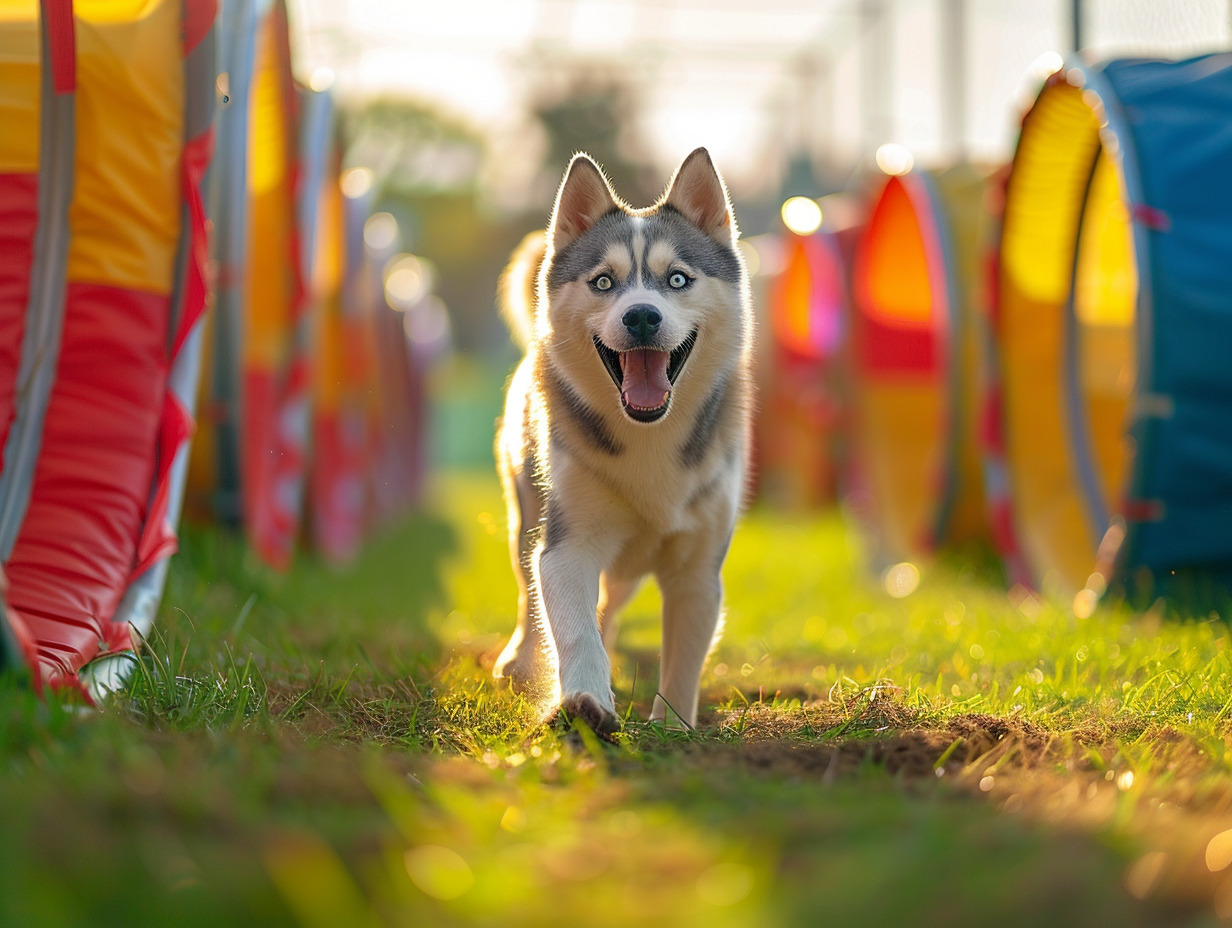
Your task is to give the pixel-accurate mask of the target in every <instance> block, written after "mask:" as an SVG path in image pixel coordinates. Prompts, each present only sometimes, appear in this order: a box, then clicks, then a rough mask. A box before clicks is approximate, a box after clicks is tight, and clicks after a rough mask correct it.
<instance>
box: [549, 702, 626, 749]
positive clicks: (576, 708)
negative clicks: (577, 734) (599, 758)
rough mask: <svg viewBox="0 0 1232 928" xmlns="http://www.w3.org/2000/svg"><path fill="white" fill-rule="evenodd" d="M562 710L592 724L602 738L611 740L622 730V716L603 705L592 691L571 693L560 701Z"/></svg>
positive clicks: (591, 727)
mask: <svg viewBox="0 0 1232 928" xmlns="http://www.w3.org/2000/svg"><path fill="white" fill-rule="evenodd" d="M560 711H561V712H562V713H564V715H565V716H567V717H568V718H569V719H571V720H572V719H580V720H581V721H583V722H585V723H586V724H587V725H588V726H590V730H591V731H593V732H594V733H595V734H596V735H598V736H599V737H600V738H603V739H604V740H605V741H611V740H612V736H613V735H614V734H616V732H618V731H619V730H620V718H619V717H618V716H617V715H616V713H615V712H614V711H613V710H612V709H609V708H607V707H605V706H603V705H602V704H601V703H600V702H599V700H598V698H597V697H595V696H592V695H591V694H590V693H569V694H567V695H566V696H564V697H563V698H562V699H561V701H560Z"/></svg>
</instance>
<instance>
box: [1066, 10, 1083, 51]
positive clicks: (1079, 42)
mask: <svg viewBox="0 0 1232 928" xmlns="http://www.w3.org/2000/svg"><path fill="white" fill-rule="evenodd" d="M1069 9H1070V38H1071V39H1073V50H1074V51H1076V52H1077V51H1081V50H1082V46H1083V45H1085V44H1086V35H1085V34H1084V33H1083V31H1082V18H1083V17H1082V0H1070V4H1069Z"/></svg>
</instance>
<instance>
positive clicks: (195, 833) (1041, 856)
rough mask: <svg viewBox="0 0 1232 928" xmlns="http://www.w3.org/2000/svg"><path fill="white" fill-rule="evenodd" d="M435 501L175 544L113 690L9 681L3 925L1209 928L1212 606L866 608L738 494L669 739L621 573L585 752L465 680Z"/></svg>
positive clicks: (824, 526) (1229, 878)
mask: <svg viewBox="0 0 1232 928" xmlns="http://www.w3.org/2000/svg"><path fill="white" fill-rule="evenodd" d="M432 499H433V501H434V505H433V508H432V509H431V511H430V512H429V513H427V514H425V515H422V516H419V517H417V518H416V519H414V520H412V521H410V522H409V523H407V524H405V525H402V526H399V527H397V528H395V529H391V530H390V531H388V532H387V533H386V534H384V535H383V536H382V537H381V538H379V539H378V540H377V541H375V542H374V543H373V544H372V545H371V546H370V548H369V550H368V551H366V552H365V555H364V557H363V559H362V560H361V561H360V562H359V563H358V564H356V565H355V566H354V567H353V568H352V569H350V570H347V571H342V572H339V571H336V570H333V569H330V568H329V567H327V566H325V565H322V564H320V563H319V562H315V561H313V560H311V559H305V560H302V561H301V562H300V563H299V564H298V565H297V566H296V567H295V568H294V570H292V571H291V572H290V573H289V574H288V575H286V576H279V575H276V574H273V573H271V572H269V571H267V570H265V569H263V568H262V567H261V566H260V565H259V564H257V563H256V562H255V560H254V559H253V557H252V555H251V554H250V553H249V552H247V551H246V549H245V548H244V547H243V546H242V545H241V544H239V543H238V542H237V541H236V540H235V539H232V538H229V537H227V536H222V535H219V534H216V533H213V532H204V531H200V530H198V531H191V532H188V533H187V537H186V538H185V539H184V543H183V551H182V553H181V554H180V555H179V556H177V558H176V559H175V561H174V564H173V569H172V571H171V575H170V579H169V583H168V589H167V593H166V596H165V599H164V606H163V609H162V612H161V614H160V617H159V621H158V624H157V626H156V628H157V631H156V634H155V635H154V636H153V639H152V640H151V642H150V643H149V647H148V648H147V649H146V651H145V653H144V655H143V657H142V661H141V663H140V665H139V667H138V668H137V670H136V672H135V673H134V675H133V679H132V683H131V685H130V688H129V690H128V691H127V692H126V693H123V694H120V695H119V696H117V697H116V698H115V699H114V700H112V701H111V702H110V703H108V704H107V705H106V706H105V707H104V709H103V711H101V712H97V713H95V712H82V711H80V710H78V709H74V708H72V707H63V706H59V705H56V704H44V703H42V702H40V701H39V700H37V699H35V698H33V697H32V696H31V695H30V694H28V693H27V692H25V691H23V690H22V689H20V687H17V686H14V685H12V684H5V688H4V689H3V690H2V691H0V707H3V712H4V724H3V725H2V726H0V925H10V924H12V925H39V926H42V925H46V926H61V925H63V926H108V925H128V924H133V925H176V926H195V925H203V926H204V925H211V926H214V925H220V924H228V925H250V924H251V925H262V926H279V925H290V926H296V925H298V926H305V928H316V926H322V928H324V926H326V925H329V926H346V925H361V926H368V925H371V926H378V925H381V926H400V925H407V926H411V925H434V926H435V925H497V924H500V925H514V926H517V925H526V926H538V925H557V924H559V925H613V926H616V925H619V926H627V925H631V924H643V923H645V924H651V923H653V924H671V925H707V926H723V925H733V926H761V925H767V926H769V925H795V924H801V925H803V924H817V923H822V922H823V921H824V922H825V923H827V924H841V925H891V924H904V925H908V924H909V925H913V926H914V925H938V926H941V925H947V926H952V925H984V924H996V925H1024V926H1025V925H1038V924H1050V925H1075V926H1077V925H1097V924H1108V925H1200V924H1214V923H1217V922H1218V920H1219V918H1220V917H1221V916H1222V917H1232V867H1229V866H1228V864H1229V862H1232V833H1227V832H1229V829H1232V750H1230V747H1232V742H1230V741H1229V738H1228V729H1229V715H1232V660H1230V657H1229V646H1228V631H1227V628H1226V626H1225V624H1224V623H1223V622H1222V621H1219V620H1216V619H1212V618H1211V617H1203V618H1201V619H1197V620H1188V621H1177V620H1172V619H1166V618H1163V617H1162V616H1161V615H1159V614H1156V613H1153V612H1148V613H1146V614H1135V613H1132V612H1130V611H1129V610H1128V609H1126V608H1125V607H1117V606H1105V607H1101V608H1100V609H1098V610H1097V611H1096V612H1095V614H1094V615H1092V616H1091V617H1090V618H1088V619H1084V620H1078V619H1075V618H1074V617H1073V615H1072V614H1071V613H1070V612H1069V610H1067V609H1065V608H1063V607H1062V606H1060V605H1058V604H1055V603H1049V602H1039V601H1036V600H1034V599H1031V598H1024V597H1023V596H1021V595H1018V594H1015V595H1013V596H1010V595H1007V594H1006V593H1005V591H1004V590H1003V589H1002V588H1001V587H1000V586H999V585H998V583H997V581H996V578H995V575H994V572H993V571H991V570H990V569H989V568H988V567H987V566H986V561H985V562H981V560H980V559H979V558H974V559H970V560H959V559H957V558H955V559H950V560H946V561H943V562H942V563H940V564H937V565H932V566H930V567H927V568H925V569H924V571H923V578H922V581H921V582H920V584H919V587H918V589H915V590H914V592H911V593H910V595H907V596H905V597H903V598H894V597H892V596H891V595H889V594H888V593H887V590H886V587H885V585H884V584H883V583H881V582H880V581H878V580H877V578H870V577H868V575H867V574H866V573H865V572H864V571H863V570H862V567H861V565H860V559H859V554H858V552H857V551H856V550H855V548H854V547H853V541H852V536H851V534H850V533H849V532H848V531H847V530H846V528H845V527H844V526H843V524H842V522H841V521H840V519H839V518H838V517H837V516H836V515H832V514H823V515H808V516H805V515H788V514H784V513H781V512H771V511H761V510H757V511H754V512H752V513H750V514H749V515H748V516H747V517H746V519H745V521H744V523H743V525H742V527H741V529H740V530H739V531H738V532H737V535H736V540H735V543H734V545H733V548H732V553H731V556H730V558H729V561H728V564H727V568H726V572H725V577H726V585H727V593H728V596H727V611H728V620H727V628H726V633H725V635H724V638H723V640H722V642H721V643H720V645H719V647H718V649H717V650H716V652H715V653H714V655H713V656H712V658H711V660H710V662H709V665H708V669H707V671H706V673H705V675H704V677H703V694H702V695H703V706H704V708H703V712H702V718H701V720H700V724H699V727H698V729H697V731H694V732H687V733H685V732H673V731H665V730H663V729H661V728H659V727H656V726H651V725H649V724H647V723H645V722H644V721H643V719H644V718H645V717H646V715H647V713H648V711H649V706H650V702H651V699H652V697H653V694H654V687H655V677H656V667H655V662H656V651H657V646H658V625H657V616H656V609H657V595H656V593H655V591H654V590H653V589H652V588H648V589H646V590H644V591H643V592H642V593H641V594H640V595H639V597H638V598H637V599H636V600H635V601H634V602H633V604H632V605H631V606H630V608H629V610H628V612H627V615H626V618H625V622H624V625H623V631H622V648H621V654H620V655H619V657H618V659H617V661H616V666H615V678H614V679H615V688H616V692H617V701H618V707H619V708H620V710H621V712H622V713H625V714H626V715H627V719H628V721H627V724H626V727H625V730H624V732H623V733H622V734H621V735H619V736H618V743H617V744H615V745H602V744H599V743H597V742H596V741H594V739H593V738H591V737H587V735H588V733H585V732H583V733H581V734H577V733H569V732H566V731H564V730H562V729H559V728H552V727H548V726H544V725H543V724H542V723H541V714H540V712H539V710H538V709H537V708H536V707H534V706H531V705H528V704H526V703H525V702H524V701H522V700H520V699H518V698H517V697H516V696H514V695H512V694H510V693H508V692H506V691H502V690H498V689H496V688H494V687H493V686H492V685H491V684H490V682H489V678H488V673H487V670H486V668H487V667H490V664H491V661H492V659H493V658H494V656H495V654H496V653H497V652H498V651H499V649H500V647H501V645H502V644H503V640H504V636H505V635H506V634H507V633H508V630H509V626H510V624H511V620H512V606H513V602H514V586H513V578H512V574H511V572H510V568H509V565H508V562H507V556H506V549H505V543H504V539H503V530H504V527H503V521H504V517H503V507H502V505H501V502H500V498H499V493H498V491H497V488H496V482H495V480H494V479H492V478H490V477H487V476H480V477H455V478H451V479H449V480H447V481H444V482H443V483H442V484H440V485H439V486H438V487H436V488H435V489H434V492H433V494H432ZM981 563H983V564H984V566H979V567H971V566H969V565H970V564H981ZM889 585H890V586H892V587H893V586H894V583H893V582H890V584H889ZM909 585H910V584H908V586H909ZM896 591H897V592H900V593H901V592H903V588H902V587H901V586H900V587H898V588H897V589H896Z"/></svg>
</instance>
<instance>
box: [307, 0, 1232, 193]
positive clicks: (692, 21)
mask: <svg viewBox="0 0 1232 928" xmlns="http://www.w3.org/2000/svg"><path fill="white" fill-rule="evenodd" d="M289 7H290V10H291V16H292V22H293V29H294V30H295V32H296V40H297V41H296V46H297V49H298V55H299V57H298V60H297V68H298V70H300V71H301V73H302V74H310V73H311V72H312V71H313V70H314V69H316V68H319V67H326V68H329V69H330V70H331V71H333V72H334V75H335V80H336V87H337V89H338V91H339V93H340V94H343V95H366V94H372V93H378V92H388V91H394V92H400V93H408V94H413V95H416V96H419V97H422V98H426V99H428V100H431V101H433V102H435V103H437V104H438V105H440V106H442V107H445V108H447V109H450V110H452V111H455V112H457V113H458V114H459V115H461V116H462V117H464V118H465V119H466V120H467V121H468V122H470V123H472V124H473V125H475V126H476V127H478V128H479V129H480V130H481V131H483V132H485V133H486V134H488V135H489V136H490V137H492V138H493V139H495V140H497V141H498V143H499V140H501V139H507V140H512V139H517V138H519V135H518V133H519V129H520V127H522V126H523V125H524V123H525V119H526V113H525V110H524V108H523V100H524V98H525V94H526V91H527V89H528V88H529V87H530V86H531V85H532V84H533V83H534V82H535V81H536V80H537V79H542V78H543V76H544V75H545V74H549V75H550V74H551V73H552V71H553V68H556V67H557V66H558V65H559V63H560V62H562V61H565V60H569V59H577V58H593V59H596V60H601V61H604V62H607V63H609V64H611V65H613V66H615V67H618V68H620V69H621V70H622V71H624V73H626V74H627V75H628V76H629V78H630V79H631V80H633V81H634V82H635V83H636V85H637V86H638V87H639V89H640V91H641V97H642V99H643V100H644V101H645V107H644V109H643V110H642V112H640V113H639V114H638V115H637V117H636V118H637V120H638V123H639V125H638V126H637V128H638V130H639V131H638V133H637V136H638V137H639V138H641V139H644V140H645V144H646V145H647V146H648V147H649V149H650V150H649V151H648V152H647V156H648V158H649V159H650V160H653V161H655V162H658V163H661V164H662V165H663V167H664V169H665V170H669V169H670V167H672V166H674V165H675V164H676V163H678V161H679V160H680V158H681V157H683V155H685V154H687V153H688V152H689V151H691V150H692V149H693V148H695V147H697V146H698V145H705V146H707V147H708V148H709V149H710V151H711V153H712V155H713V156H714V157H715V159H716V161H717V162H718V163H719V164H721V165H723V169H724V174H725V176H726V177H727V179H728V181H729V183H730V184H732V186H733V188H734V189H737V190H739V189H741V188H744V189H747V190H753V189H755V188H757V187H759V186H765V185H768V184H774V183H777V182H778V178H779V177H780V176H781V175H782V172H783V171H784V170H785V168H786V164H787V159H788V158H789V157H790V156H792V155H793V154H800V153H803V154H805V155H808V156H811V157H813V158H815V159H816V158H820V157H830V158H834V159H837V160H840V161H843V162H848V163H858V162H860V161H862V160H863V161H867V160H871V156H872V153H873V152H874V151H875V149H876V148H877V147H878V146H879V145H881V144H883V143H886V142H895V143H898V144H901V145H905V146H906V147H907V148H908V149H910V150H911V151H912V153H913V155H914V156H915V159H916V163H917V164H921V165H925V166H928V165H933V164H940V163H943V162H945V161H946V160H948V159H951V158H953V157H956V156H963V157H967V158H972V159H975V160H979V161H985V162H995V161H999V160H1003V159H1004V158H1006V157H1008V155H1009V153H1010V151H1011V149H1012V145H1013V140H1014V130H1015V126H1016V124H1017V120H1018V116H1019V113H1020V111H1021V109H1022V107H1023V106H1024V105H1025V104H1026V103H1027V102H1029V100H1030V98H1031V94H1032V92H1033V89H1034V87H1035V86H1036V85H1037V82H1038V80H1039V74H1038V72H1039V71H1040V69H1041V68H1042V67H1043V66H1044V65H1045V64H1047V63H1049V62H1055V61H1056V60H1057V57H1058V56H1059V55H1067V54H1069V53H1070V51H1071V47H1072V30H1071V25H1070V24H1071V18H1070V17H1071V14H1070V0H808V2H805V0H435V2H424V0H289ZM1084 7H1085V11H1084V18H1083V28H1084V34H1085V36H1086V40H1087V41H1086V43H1085V44H1086V45H1087V47H1088V49H1089V51H1090V53H1093V54H1095V55H1096V56H1104V55H1109V54H1150V55H1169V56H1184V55H1188V54H1193V53H1197V52H1202V51H1210V50H1215V49H1218V48H1221V47H1222V48H1226V47H1228V45H1229V44H1230V41H1232V29H1230V24H1232V13H1230V7H1232V2H1230V0H1085V2H1084ZM956 36H961V37H962V38H961V39H956V38H955V37H956Z"/></svg>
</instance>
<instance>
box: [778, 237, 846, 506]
mask: <svg viewBox="0 0 1232 928" xmlns="http://www.w3.org/2000/svg"><path fill="white" fill-rule="evenodd" d="M778 245H779V247H781V248H782V249H783V251H784V257H783V268H782V270H781V271H780V272H779V273H778V274H777V275H776V276H775V277H774V279H773V281H772V282H771V284H770V288H769V293H768V294H767V303H768V315H769V322H770V334H771V339H770V341H771V348H770V354H769V357H768V358H767V359H766V369H765V370H764V371H763V373H762V376H763V382H764V383H765V398H764V400H763V408H762V415H761V416H759V426H758V446H759V453H758V457H759V460H758V482H759V492H760V493H761V494H763V495H764V496H766V497H767V498H768V499H770V500H772V501H774V502H776V503H778V504H781V505H786V506H793V507H794V506H809V505H817V504H820V503H824V502H829V501H831V500H833V498H834V494H835V484H836V473H835V472H836V461H837V458H838V450H837V448H836V447H835V446H836V444H837V442H838V440H839V439H838V429H839V428H840V424H841V421H842V398H841V396H840V390H841V371H840V369H839V362H840V358H841V352H842V350H843V347H844V339H845V334H846V326H847V315H848V311H847V274H846V269H845V267H844V264H843V260H842V257H841V255H840V252H839V247H838V242H837V240H836V239H835V236H834V234H833V233H832V232H831V231H829V230H828V229H827V228H825V226H824V225H823V226H822V227H821V228H819V229H818V230H817V231H815V232H812V233H808V234H804V235H800V234H797V233H795V232H792V231H785V232H783V233H782V234H781V235H780V236H779V237H778Z"/></svg>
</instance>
